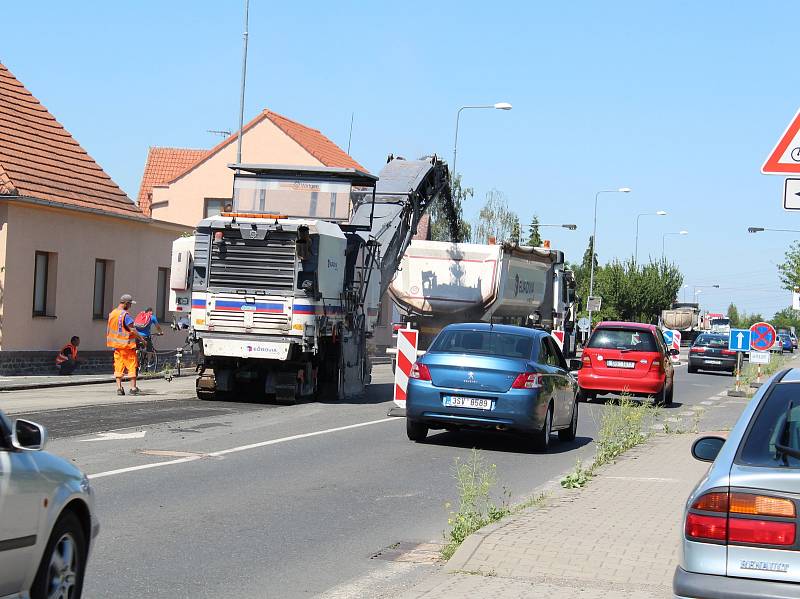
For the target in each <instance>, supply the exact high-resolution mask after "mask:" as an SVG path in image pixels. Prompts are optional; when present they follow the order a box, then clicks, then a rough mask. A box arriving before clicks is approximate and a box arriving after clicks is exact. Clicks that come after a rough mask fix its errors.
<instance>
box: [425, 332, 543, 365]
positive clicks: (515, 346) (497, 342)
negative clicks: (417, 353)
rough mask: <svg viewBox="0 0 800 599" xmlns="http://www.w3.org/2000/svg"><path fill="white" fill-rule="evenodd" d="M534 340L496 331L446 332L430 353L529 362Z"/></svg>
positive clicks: (441, 335) (441, 334) (433, 345)
mask: <svg viewBox="0 0 800 599" xmlns="http://www.w3.org/2000/svg"><path fill="white" fill-rule="evenodd" d="M532 349H533V338H532V337H528V336H525V335H514V334H511V333H499V332H496V331H465V330H463V329H452V330H446V329H445V330H444V331H442V332H441V333H439V336H438V337H436V339H435V340H434V342H433V344H432V345H431V348H430V350H428V351H429V352H443V353H453V354H485V355H489V356H501V357H504V358H523V359H525V360H529V359H530V357H531V351H532Z"/></svg>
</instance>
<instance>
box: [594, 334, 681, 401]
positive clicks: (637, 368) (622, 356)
mask: <svg viewBox="0 0 800 599" xmlns="http://www.w3.org/2000/svg"><path fill="white" fill-rule="evenodd" d="M676 352H677V350H668V349H667V346H666V345H665V344H664V338H663V336H662V334H661V330H660V329H659V328H658V327H657V326H655V325H652V324H641V323H638V322H601V323H600V324H598V325H597V327H596V328H595V330H594V332H593V333H592V336H591V337H590V338H589V343H588V344H587V345H586V347H585V348H584V349H583V356H582V361H583V365H582V367H581V369H580V371H579V372H578V386H579V387H580V390H579V397H580V398H581V399H583V400H585V401H588V400H591V399H594V398H595V397H597V396H598V395H604V394H607V393H628V394H630V395H638V396H652V397H653V398H654V400H655V403H656V404H658V405H670V404H671V403H672V393H673V380H674V376H675V370H674V368H673V367H672V361H671V360H670V356H671V355H673V354H674V353H676Z"/></svg>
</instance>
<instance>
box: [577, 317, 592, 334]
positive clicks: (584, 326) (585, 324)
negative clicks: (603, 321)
mask: <svg viewBox="0 0 800 599" xmlns="http://www.w3.org/2000/svg"><path fill="white" fill-rule="evenodd" d="M589 324H590V323H589V319H588V318H586V317H585V316H582V317H581V318H580V319H579V320H578V328H579V329H580V330H581V331H583V332H584V333H585V332H586V331H588V330H589Z"/></svg>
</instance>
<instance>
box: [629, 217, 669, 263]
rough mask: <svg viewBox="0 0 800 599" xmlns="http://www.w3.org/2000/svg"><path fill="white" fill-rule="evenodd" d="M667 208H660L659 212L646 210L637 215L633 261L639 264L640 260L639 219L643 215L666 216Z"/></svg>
mask: <svg viewBox="0 0 800 599" xmlns="http://www.w3.org/2000/svg"><path fill="white" fill-rule="evenodd" d="M666 215H667V211H666V210H659V211H658V212H645V213H643V214H637V215H636V243H635V244H634V246H633V263H634V264H638V262H639V219H640V218H642V217H643V216H666Z"/></svg>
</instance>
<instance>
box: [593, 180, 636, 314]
mask: <svg viewBox="0 0 800 599" xmlns="http://www.w3.org/2000/svg"><path fill="white" fill-rule="evenodd" d="M630 192H631V188H630V187H620V188H619V189H601V190H600V191H598V192H597V193H596V194H594V221H593V224H592V247H591V255H590V256H589V261H590V262H591V269H590V271H589V297H592V296H593V295H594V256H595V254H596V253H597V200H598V198H599V197H600V194H601V193H630ZM591 328H592V311H591V310H589V330H591Z"/></svg>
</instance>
